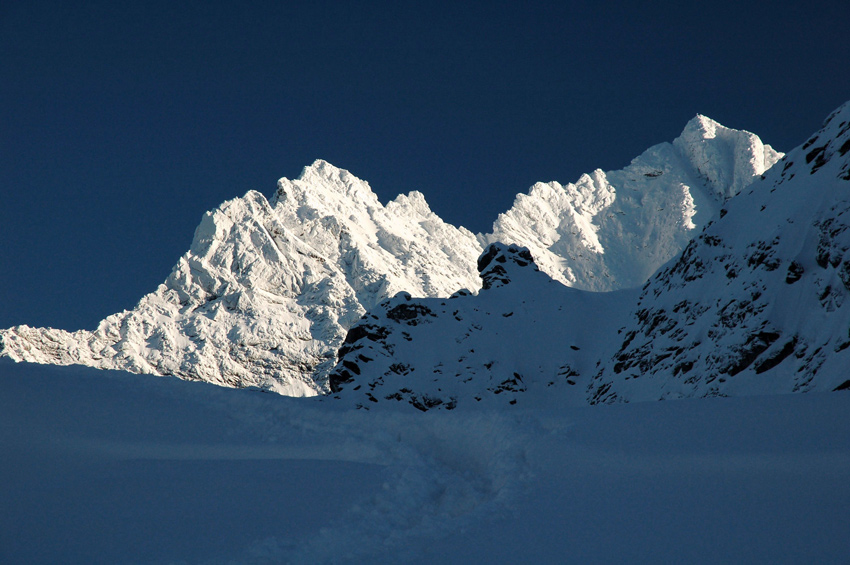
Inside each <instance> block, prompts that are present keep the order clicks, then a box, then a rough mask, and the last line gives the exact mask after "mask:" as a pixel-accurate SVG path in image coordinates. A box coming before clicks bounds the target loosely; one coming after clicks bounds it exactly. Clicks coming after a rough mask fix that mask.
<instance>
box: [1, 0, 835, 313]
mask: <svg viewBox="0 0 850 565" xmlns="http://www.w3.org/2000/svg"><path fill="white" fill-rule="evenodd" d="M298 4H303V5H298ZM848 19H850V7H848V4H847V2H846V0H843V1H828V2H820V3H817V5H815V4H808V3H803V2H796V3H790V2H789V3H784V4H783V3H782V2H772V3H763V4H762V5H755V3H742V2H740V1H736V2H731V1H730V2H702V3H696V4H693V5H692V3H689V2H669V3H666V2H665V3H662V2H647V1H640V2H616V3H615V2H610V3H604V2H599V1H592V2H545V3H541V2H522V3H520V2H512V3H507V2H438V1H429V2H398V1H395V2H357V3H355V2H350V3H343V2H323V1H312V2H303V3H295V2H267V3H263V2H200V1H198V2H193V1H187V2H170V1H169V2H156V1H148V2H132V1H130V2H114V1H109V2H106V1H103V2H100V1H91V2H63V1H56V2H38V1H27V2H24V1H23V0H9V1H5V2H0V53H2V56H0V327H7V326H9V325H13V324H22V323H26V324H29V325H49V326H54V327H60V328H64V329H78V328H86V329H93V328H94V327H95V325H96V323H97V322H98V321H99V320H100V319H101V318H103V317H104V316H106V315H108V314H111V313H113V312H116V311H120V310H122V309H125V308H126V309H129V308H132V307H133V306H134V305H135V303H136V302H137V301H138V299H139V298H140V297H141V296H142V295H143V294H144V293H146V292H149V291H151V290H153V289H154V288H155V287H156V285H157V284H159V283H160V282H162V281H163V280H164V279H165V277H166V276H167V275H168V273H169V272H170V269H171V266H172V265H173V264H174V263H175V262H176V260H177V258H178V257H179V256H180V255H181V254H182V253H183V252H184V251H185V250H186V249H188V246H189V244H190V242H191V239H192V234H193V231H194V229H195V227H196V225H197V224H198V222H199V221H200V218H201V215H202V214H203V213H204V212H205V211H206V210H208V209H211V208H214V207H215V206H217V205H218V204H220V203H221V202H222V201H224V200H226V199H229V198H233V197H236V196H241V195H242V194H244V193H245V191H247V190H249V189H256V190H259V191H261V192H263V193H264V194H266V195H270V194H271V193H272V191H273V190H274V187H275V182H276V180H277V179H278V178H279V177H282V176H286V177H290V178H293V177H296V176H298V174H299V173H300V171H301V169H302V168H303V167H304V166H305V165H308V164H310V163H311V162H312V161H313V160H315V159H316V158H323V159H326V160H328V161H330V162H331V163H333V164H335V165H337V166H339V167H342V168H345V169H348V170H350V171H351V172H352V173H354V174H355V175H357V176H359V177H360V178H363V179H365V180H367V181H368V182H369V183H370V184H371V185H372V188H373V189H374V190H375V192H376V193H377V194H378V196H379V197H380V198H381V200H382V201H383V202H386V201H387V200H389V199H391V198H393V197H395V195H396V194H398V193H400V192H407V191H409V190H414V189H415V190H420V191H421V192H423V193H424V194H425V197H426V199H427V200H428V202H429V203H430V205H431V207H432V209H433V210H434V211H435V212H437V213H438V214H439V215H440V216H441V217H442V218H443V219H445V220H446V221H449V222H451V223H454V224H461V225H464V226H466V227H468V228H469V229H471V230H472V231H474V232H478V231H488V230H489V228H490V224H491V222H492V221H493V220H494V219H495V217H496V215H497V214H498V213H499V212H501V211H504V210H506V209H507V208H508V207H509V206H510V205H511V203H512V201H513V198H514V195H515V194H516V193H518V192H524V191H526V190H527V189H528V188H529V187H530V186H531V185H532V184H533V183H534V182H536V181H549V180H557V181H560V182H570V181H574V180H576V179H577V178H578V176H579V175H580V174H581V173H583V172H589V171H592V170H593V169H595V168H602V169H605V170H611V169H619V168H622V167H623V166H625V165H627V164H628V163H629V161H630V160H631V159H632V158H633V157H635V156H637V155H638V154H640V153H641V152H642V151H643V150H644V149H646V148H648V147H649V146H651V145H654V144H656V143H660V142H663V141H671V140H672V139H673V138H674V137H676V136H677V135H678V133H679V132H680V131H681V129H682V128H683V127H684V125H685V123H686V122H687V121H688V120H689V119H690V118H691V117H693V116H694V114H696V113H702V114H706V115H708V116H710V117H712V118H714V119H715V120H717V121H719V122H720V123H722V124H724V125H727V126H729V127H733V128H737V129H746V130H749V131H752V132H755V133H756V134H758V135H760V136H761V137H762V139H763V140H764V141H765V142H767V143H770V144H772V145H773V146H774V147H775V148H777V149H779V150H787V149H790V148H792V147H793V146H795V145H798V144H800V143H801V142H803V141H804V140H805V138H806V136H808V135H809V134H810V133H812V132H813V131H815V130H816V129H817V128H818V127H819V125H820V123H821V121H822V120H823V118H824V117H826V115H827V114H828V113H829V112H830V111H831V110H833V109H834V108H836V107H837V106H838V105H840V104H841V103H843V102H844V101H845V100H847V99H848V98H850V73H848V68H850V63H848V57H847V54H848V39H847V32H846V22H847V21H848Z"/></svg>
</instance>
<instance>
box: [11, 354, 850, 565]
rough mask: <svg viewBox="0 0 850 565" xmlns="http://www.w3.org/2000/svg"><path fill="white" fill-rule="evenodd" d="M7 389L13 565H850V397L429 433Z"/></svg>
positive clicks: (125, 379) (124, 396)
mask: <svg viewBox="0 0 850 565" xmlns="http://www.w3.org/2000/svg"><path fill="white" fill-rule="evenodd" d="M0 386H2V389H3V394H2V395H0V450H2V453H3V457H2V458H0V481H2V484H3V488H2V489H0V561H2V562H3V563H4V564H9V565H17V564H28V565H32V564H39V563H45V564H46V563H92V564H96V563H174V562H181V563H285V562H294V563H348V562H351V563H364V562H379V563H387V562H394V563H395V562H413V563H436V562H455V563H485V562H486V563H506V562H512V563H518V562H536V563H564V562H578V563H594V562H605V563H612V562H617V563H625V562H637V561H640V562H687V563H730V562H742V563H743V562H745V563H772V564H773V563H800V562H809V563H841V562H844V561H845V560H846V556H847V552H848V549H850V546H848V542H847V536H846V532H847V531H848V528H850V514H848V513H847V505H848V502H850V483H848V481H847V476H848V471H850V435H848V434H847V433H846V430H847V429H848V427H850V394H845V393H835V394H817V393H812V394H806V395H784V396H769V397H747V398H735V399H727V398H717V399H703V400H698V401H696V400H692V401H688V400H683V401H680V402H675V403H672V402H661V403H640V404H633V405H620V406H595V407H583V408H565V407H563V406H561V405H558V404H556V403H552V404H546V403H543V402H541V403H540V404H534V405H532V404H529V403H525V404H520V405H517V406H514V407H512V408H511V409H510V410H505V409H503V408H501V407H499V406H498V405H496V404H492V405H489V406H487V407H483V408H482V406H481V405H478V404H460V405H458V407H457V409H456V410H454V411H451V412H446V411H430V412H428V413H424V414H423V413H421V412H418V411H416V410H411V409H410V407H409V406H405V407H404V408H405V409H399V408H401V407H402V405H400V404H398V403H384V404H381V405H379V406H376V407H375V408H374V409H373V410H370V411H364V410H356V409H354V408H353V407H348V408H346V407H345V406H344V404H343V403H340V402H334V401H333V400H332V399H329V398H326V397H324V398H311V399H303V398H284V397H281V396H278V395H274V394H263V393H261V392H259V391H257V390H241V391H234V390H225V389H221V388H219V387H214V386H210V385H208V384H204V383H187V382H181V381H179V380H177V379H151V378H149V377H140V376H135V375H130V374H127V373H118V372H104V371H95V370H93V369H89V368H81V367H43V366H33V365H15V364H13V363H12V362H11V361H9V360H8V359H0ZM540 400H541V401H542V400H543V398H542V397H541V398H540Z"/></svg>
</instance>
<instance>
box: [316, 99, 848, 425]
mask: <svg viewBox="0 0 850 565" xmlns="http://www.w3.org/2000/svg"><path fill="white" fill-rule="evenodd" d="M848 181H850V102H848V103H847V104H845V105H844V106H842V107H841V108H839V109H838V110H837V111H836V112H834V113H833V114H832V115H831V116H830V117H829V118H828V119H827V120H826V122H825V124H824V126H823V128H822V129H821V130H820V131H819V132H818V133H816V134H815V135H814V136H812V137H811V139H809V140H808V141H807V142H806V143H805V144H803V145H802V146H800V147H798V148H796V149H794V150H793V151H792V152H790V153H789V154H788V155H787V156H785V157H784V158H783V160H782V161H781V162H780V164H779V165H778V166H777V167H775V168H773V169H772V170H770V171H768V172H767V173H766V174H764V175H763V177H761V178H759V179H758V180H756V182H754V183H753V184H752V185H751V186H750V187H749V189H747V190H746V191H745V193H744V194H741V195H740V196H737V197H736V198H734V199H732V200H729V201H728V202H727V203H726V204H725V206H724V207H723V208H722V209H721V210H720V211H719V213H718V215H717V217H716V218H715V220H714V221H712V222H710V223H709V224H708V225H707V226H706V228H705V229H704V230H703V232H702V233H701V234H700V235H699V236H698V237H697V238H696V239H694V240H693V241H691V243H689V244H688V246H687V247H686V248H685V249H684V251H682V252H681V254H680V255H679V256H678V257H677V258H675V259H673V260H672V261H670V262H669V263H668V264H667V265H666V266H665V267H664V268H663V269H662V270H661V271H660V272H659V273H658V274H657V275H656V276H654V277H653V278H652V279H651V280H650V281H648V282H647V283H646V284H645V285H644V287H643V289H642V290H641V289H631V290H626V291H620V292H606V293H594V292H588V291H584V290H578V289H570V288H566V287H563V286H562V285H558V284H557V283H555V282H554V281H553V280H552V279H551V278H550V277H549V276H547V275H546V274H544V273H542V272H539V271H538V269H537V267H536V266H535V264H534V259H535V258H534V257H533V252H532V253H530V252H529V250H528V249H526V248H519V247H516V246H505V245H504V244H498V243H496V244H492V245H491V246H490V247H488V248H487V250H486V251H485V253H484V254H483V255H482V256H481V258H480V259H479V262H478V267H479V270H480V271H481V273H480V274H481V277H482V281H483V290H482V291H481V292H480V293H479V294H478V295H477V296H470V295H462V296H456V297H453V298H451V299H449V300H434V299H419V300H413V299H411V297H410V296H409V295H407V294H401V295H399V296H396V297H394V298H393V299H391V300H388V301H386V302H384V303H382V304H380V305H379V306H378V307H376V308H374V309H373V310H371V311H369V312H368V313H367V315H366V316H364V317H363V318H362V319H361V321H360V322H358V324H357V325H355V326H354V327H353V328H352V329H351V330H350V331H349V333H348V336H347V338H346V340H345V345H344V346H343V347H342V348H341V349H340V351H339V363H338V364H337V366H336V367H335V369H334V370H333V372H332V373H331V377H330V381H331V388H332V389H333V392H334V393H335V395H336V396H338V397H341V398H343V399H348V400H349V401H351V402H353V403H354V404H355V405H357V406H359V407H362V408H367V409H368V408H371V407H373V406H375V405H377V404H382V403H386V402H388V401H390V402H391V401H405V402H408V403H410V404H412V405H413V406H415V407H416V408H419V409H420V410H427V409H430V408H454V407H455V406H457V405H458V404H459V403H462V402H472V401H473V400H474V401H475V402H484V403H485V404H486V403H493V402H508V403H510V404H515V403H518V402H522V401H523V400H522V399H529V400H531V399H533V401H534V402H535V403H538V404H539V403H540V402H541V400H544V401H545V400H548V401H551V402H555V403H556V404H559V405H569V404H585V403H591V404H595V403H613V402H628V401H643V400H661V399H671V398H687V397H705V396H741V395H753V394H771V393H787V392H800V391H810V390H813V391H831V390H842V389H848V388H850V369H848V367H850V300H848V298H850V182H848Z"/></svg>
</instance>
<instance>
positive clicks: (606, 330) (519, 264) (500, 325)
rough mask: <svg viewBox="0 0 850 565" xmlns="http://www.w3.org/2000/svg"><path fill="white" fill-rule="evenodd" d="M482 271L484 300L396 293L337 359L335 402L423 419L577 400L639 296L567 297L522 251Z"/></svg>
mask: <svg viewBox="0 0 850 565" xmlns="http://www.w3.org/2000/svg"><path fill="white" fill-rule="evenodd" d="M478 268H479V269H480V271H481V273H480V274H481V279H482V281H483V289H482V291H481V292H480V293H479V294H478V295H471V294H469V293H467V292H459V293H457V294H455V295H453V296H452V297H451V298H449V299H434V298H421V299H414V298H412V297H411V296H410V294H408V293H400V294H398V295H396V296H395V297H393V298H392V299H390V300H387V301H385V302H383V303H381V304H380V305H379V306H378V307H376V308H373V309H372V310H370V311H369V312H368V313H367V314H366V315H365V316H364V317H363V318H362V319H361V321H360V322H359V323H358V324H356V325H355V326H354V327H352V328H351V330H349V332H348V335H347V336H346V339H345V343H344V344H343V346H342V347H341V348H340V350H339V363H338V364H337V366H336V367H335V368H334V370H333V371H332V372H331V375H330V386H331V390H332V391H333V392H334V393H336V396H339V397H340V398H342V399H345V400H346V401H347V402H350V403H353V404H355V405H356V406H358V407H360V408H364V409H369V408H372V407H374V406H376V405H378V404H385V403H387V402H390V403H396V402H404V403H409V404H411V405H413V406H414V407H415V408H418V409H419V410H423V411H426V410H429V409H432V408H440V409H453V408H455V407H456V406H457V405H458V404H459V403H483V405H487V404H504V405H511V404H517V403H518V402H520V403H525V401H526V399H528V398H533V399H535V401H536V402H539V400H540V398H539V397H540V396H557V397H559V398H564V397H565V396H574V397H577V396H580V393H579V391H577V390H570V389H577V388H578V387H576V384H577V383H576V380H575V377H576V376H577V375H579V374H588V372H590V371H592V370H593V369H594V368H595V365H594V364H593V363H590V364H588V361H593V360H595V359H598V358H599V355H600V347H601V346H603V344H604V343H605V340H604V339H600V337H603V338H604V336H607V335H613V334H614V333H615V331H616V328H617V327H618V321H622V320H623V319H624V315H623V314H625V313H626V312H627V311H628V310H627V304H629V303H631V302H633V300H634V298H635V297H636V293H635V292H619V293H604V294H602V293H590V292H584V291H580V290H576V289H572V288H568V287H565V286H564V285H562V284H559V283H558V282H556V281H554V280H552V278H551V277H549V276H547V275H546V274H545V273H542V272H540V271H539V270H538V268H537V266H536V265H535V264H534V261H533V259H532V256H531V254H530V253H529V251H528V249H526V248H524V247H518V246H516V245H510V246H508V245H505V244H500V243H494V244H491V245H490V246H489V247H488V248H487V249H486V250H485V251H484V253H483V254H482V255H481V257H480V258H479V260H478ZM565 347H567V348H568V351H569V353H568V354H567V357H568V359H566V360H565V359H564V356H563V355H562V354H561V353H560V352H562V351H563V350H564V348H565ZM571 393H572V394H571Z"/></svg>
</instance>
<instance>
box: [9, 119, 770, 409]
mask: <svg viewBox="0 0 850 565" xmlns="http://www.w3.org/2000/svg"><path fill="white" fill-rule="evenodd" d="M680 140H684V141H680ZM680 140H677V141H676V142H674V143H673V144H672V145H671V144H662V145H658V146H656V147H653V148H651V149H649V150H648V151H647V152H646V153H644V154H643V155H642V156H640V157H638V158H637V159H635V161H634V162H633V163H632V164H631V165H630V166H629V167H627V168H626V169H624V170H623V171H615V172H609V173H603V172H601V171H596V172H594V173H593V174H592V175H584V176H582V177H581V179H579V181H578V182H577V183H576V184H569V185H567V186H561V185H559V184H557V183H550V184H537V185H535V186H534V187H533V188H532V189H531V191H530V193H529V194H528V195H520V196H518V197H517V200H516V203H515V204H514V206H513V208H511V210H509V211H508V212H506V213H505V214H503V215H501V216H500V217H499V219H498V220H497V221H496V223H495V224H494V233H493V234H490V235H487V236H484V235H478V236H474V235H473V234H472V233H470V232H469V231H468V230H465V229H464V228H456V227H454V226H450V225H448V224H446V223H445V222H443V221H442V220H441V219H440V218H439V217H437V215H436V214H434V213H433V212H432V211H431V210H430V208H429V207H428V204H427V203H426V202H425V199H424V197H423V196H422V194H420V193H418V192H411V193H410V194H407V195H401V196H398V197H397V198H396V199H395V200H393V201H392V202H389V203H388V204H387V205H386V206H383V205H382V204H381V203H380V202H379V201H378V198H377V196H376V195H375V194H374V193H373V192H372V190H371V188H370V187H369V185H368V183H366V182H364V181H362V180H360V179H358V178H357V177H355V176H354V175H352V174H351V173H349V172H348V171H345V170H342V169H338V168H336V167H334V166H332V165H330V164H329V163H326V162H324V161H316V162H315V163H313V165H311V166H309V167H306V168H305V169H304V171H303V173H302V174H301V176H300V178H298V179H295V180H289V179H285V178H284V179H281V180H280V181H279V183H278V188H277V191H276V193H275V194H274V196H273V198H272V199H271V202H269V201H267V200H266V199H265V198H264V197H263V195H261V194H259V193H257V192H253V191H251V192H249V193H248V194H246V195H245V196H244V197H243V198H236V199H234V200H231V201H229V202H225V203H224V204H222V205H221V206H220V207H219V208H218V209H216V210H214V211H212V212H209V213H207V214H206V215H205V216H204V218H203V220H202V222H201V225H200V226H198V228H197V230H196V232H195V238H194V241H193V243H192V247H191V249H190V250H189V251H188V252H187V253H186V254H185V255H184V256H183V257H181V259H180V260H179V261H178V263H177V265H176V266H175V267H174V269H173V272H172V273H171V275H170V276H169V277H168V279H167V280H166V281H165V283H164V284H163V285H160V286H159V288H157V289H156V291H154V292H152V293H151V294H149V295H147V296H145V297H143V298H142V300H141V301H140V302H139V304H138V306H137V307H136V308H135V309H134V310H132V311H125V312H121V313H118V314H114V315H112V316H110V317H108V318H106V319H105V320H103V321H102V322H101V323H100V325H99V326H98V328H97V329H96V330H95V331H82V330H81V331H77V332H73V333H71V332H66V331H63V330H56V329H51V328H30V327H27V326H18V327H15V328H11V329H8V330H2V331H0V355H7V356H9V357H11V358H12V359H15V360H17V361H30V362H37V363H54V364H61V365H67V364H83V365H89V366H93V367H98V368H104V369H123V370H128V371H133V372H140V373H151V374H155V375H175V376H179V377H182V378H186V379H199V380H204V381H208V382H212V383H215V384H220V385H226V386H235V387H241V386H260V387H263V388H266V389H270V390H274V391H277V392H280V393H282V394H287V395H294V396H300V395H312V394H316V393H320V392H326V391H327V383H326V377H327V374H328V371H329V370H330V369H331V368H332V366H333V365H334V363H335V361H336V359H335V351H336V348H337V347H338V346H339V345H340V344H341V343H342V340H343V338H344V336H345V335H346V330H347V329H348V328H349V327H351V325H352V324H353V323H354V322H355V321H356V320H357V319H358V318H359V317H360V316H361V315H362V314H363V312H364V311H365V310H366V309H368V308H371V307H373V306H375V305H377V304H379V303H380V302H381V301H382V300H385V299H386V298H388V297H390V296H393V295H395V294H397V293H399V292H402V291H405V292H409V293H410V294H411V295H413V296H420V297H445V296H448V295H450V294H451V293H453V292H455V291H456V290H458V289H461V288H466V289H470V290H471V291H473V292H474V291H477V290H478V288H479V287H480V285H481V283H480V281H479V278H478V276H477V272H476V270H475V259H476V257H478V255H479V254H480V253H481V251H482V248H483V245H484V244H485V243H487V242H493V241H499V240H502V241H505V242H507V243H519V244H520V245H524V246H527V247H528V248H530V250H531V254H532V255H533V256H534V257H535V259H536V260H537V262H538V264H539V266H540V269H541V270H542V271H543V272H545V273H547V274H548V275H549V276H550V277H552V278H553V279H555V280H557V281H559V282H562V283H565V284H567V285H573V286H576V287H579V288H586V289H591V290H612V289H617V288H629V287H634V286H637V285H639V284H641V283H642V282H643V281H644V280H646V278H647V277H649V276H650V275H651V274H652V272H654V270H655V269H656V268H657V267H658V266H659V265H661V264H662V263H663V262H664V261H666V260H667V259H668V258H670V257H671V256H673V255H674V254H675V253H677V252H678V251H680V250H681V249H682V247H684V245H685V244H686V242H687V240H688V238H689V237H690V234H691V232H692V231H693V230H694V229H696V228H697V227H698V226H700V225H702V224H703V223H704V221H705V220H706V218H707V217H708V216H709V215H710V213H711V212H712V211H713V210H714V209H715V208H716V207H717V205H718V203H719V201H720V200H719V199H721V195H726V194H734V193H735V192H736V191H737V190H738V189H739V187H740V186H743V185H744V184H746V183H747V182H749V180H750V179H751V177H752V175H753V174H755V173H754V172H753V171H755V172H758V171H760V170H761V168H760V167H766V166H769V164H770V163H772V161H773V160H775V158H776V155H777V154H776V153H775V152H773V151H772V150H770V148H769V147H768V146H764V145H762V144H761V142H760V141H758V138H757V137H755V136H753V135H752V134H748V133H746V132H736V131H735V130H728V129H726V128H723V127H722V126H720V125H718V124H716V123H714V122H711V121H710V120H708V119H707V118H702V117H698V118H697V119H695V121H692V122H691V124H689V125H688V128H686V129H685V132H684V133H683V134H682V137H681V138H680ZM703 145H705V146H706V147H703ZM689 156H690V157H689ZM706 156H708V157H709V158H711V159H715V161H712V162H711V163H710V164H709V165H706V164H705V163H704V162H703V161H702V159H703V158H704V157H706ZM689 159H690V160H689ZM697 162H698V164H694V163H697ZM700 167H702V168H700Z"/></svg>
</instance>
